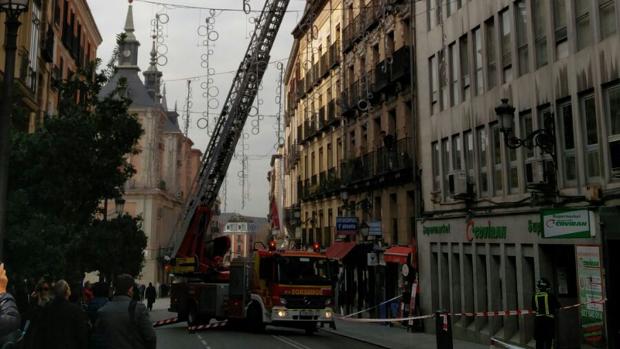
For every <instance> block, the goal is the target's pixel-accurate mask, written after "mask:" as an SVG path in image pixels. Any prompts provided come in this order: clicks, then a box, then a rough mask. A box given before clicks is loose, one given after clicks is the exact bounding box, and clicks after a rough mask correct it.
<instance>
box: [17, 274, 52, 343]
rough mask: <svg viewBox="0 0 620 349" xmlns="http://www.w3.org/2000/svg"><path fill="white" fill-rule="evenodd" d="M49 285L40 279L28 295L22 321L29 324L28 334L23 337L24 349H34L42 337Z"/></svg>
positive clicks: (48, 300) (48, 301)
mask: <svg viewBox="0 0 620 349" xmlns="http://www.w3.org/2000/svg"><path fill="white" fill-rule="evenodd" d="M50 301H51V295H50V285H49V282H47V281H46V280H45V279H44V278H41V279H40V280H39V281H38V282H37V284H36V286H35V289H34V291H33V292H32V293H31V294H30V306H29V309H28V311H27V312H26V313H25V314H24V320H25V321H28V322H29V324H30V325H29V328H28V332H26V334H25V336H24V344H23V346H24V348H26V349H30V348H33V349H36V348H37V347H38V345H37V341H38V340H40V339H41V337H42V336H43V334H42V332H41V331H43V329H44V328H45V327H46V326H45V320H44V319H43V316H44V311H45V307H46V306H47V305H48V304H49V303H50Z"/></svg>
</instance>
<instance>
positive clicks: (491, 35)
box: [484, 17, 497, 90]
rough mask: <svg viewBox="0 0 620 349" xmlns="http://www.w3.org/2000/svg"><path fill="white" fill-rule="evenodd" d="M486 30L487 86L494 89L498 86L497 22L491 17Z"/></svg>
mask: <svg viewBox="0 0 620 349" xmlns="http://www.w3.org/2000/svg"><path fill="white" fill-rule="evenodd" d="M484 27H485V30H486V32H485V33H486V38H485V41H486V50H487V52H486V53H487V86H488V89H489V90H490V89H492V88H493V87H495V85H497V57H496V56H497V55H496V53H495V21H494V19H493V18H492V17H491V18H490V19H489V20H487V21H486V22H485V23H484Z"/></svg>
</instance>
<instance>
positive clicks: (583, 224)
mask: <svg viewBox="0 0 620 349" xmlns="http://www.w3.org/2000/svg"><path fill="white" fill-rule="evenodd" d="M542 222H543V237H545V238H563V239H566V238H589V237H591V233H590V211H589V210H587V209H577V210H574V209H559V210H544V211H542Z"/></svg>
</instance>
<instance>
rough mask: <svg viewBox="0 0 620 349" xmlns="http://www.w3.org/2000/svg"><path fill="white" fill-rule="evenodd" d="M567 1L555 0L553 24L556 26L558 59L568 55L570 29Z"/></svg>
mask: <svg viewBox="0 0 620 349" xmlns="http://www.w3.org/2000/svg"><path fill="white" fill-rule="evenodd" d="M566 1H567V0H553V21H554V22H553V24H554V27H555V51H556V52H555V54H556V56H557V58H558V59H562V58H565V57H567V56H568V31H567V29H566Z"/></svg>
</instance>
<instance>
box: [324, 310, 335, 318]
mask: <svg viewBox="0 0 620 349" xmlns="http://www.w3.org/2000/svg"><path fill="white" fill-rule="evenodd" d="M333 315H334V314H332V312H331V311H330V310H327V311H326V312H325V318H326V319H331V318H332V316H333Z"/></svg>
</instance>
